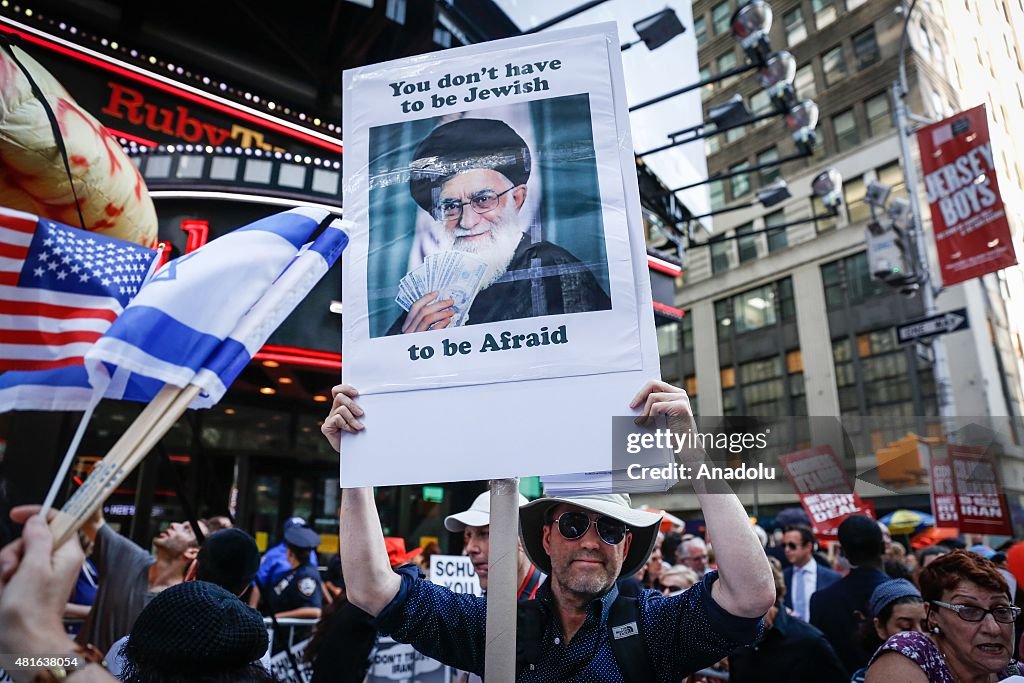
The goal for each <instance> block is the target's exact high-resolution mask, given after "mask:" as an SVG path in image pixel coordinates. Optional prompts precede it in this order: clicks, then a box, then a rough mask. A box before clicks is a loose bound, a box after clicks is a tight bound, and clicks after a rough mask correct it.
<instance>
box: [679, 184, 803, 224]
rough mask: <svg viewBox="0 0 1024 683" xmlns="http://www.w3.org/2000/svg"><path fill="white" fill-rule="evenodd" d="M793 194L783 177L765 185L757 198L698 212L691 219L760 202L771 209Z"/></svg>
mask: <svg viewBox="0 0 1024 683" xmlns="http://www.w3.org/2000/svg"><path fill="white" fill-rule="evenodd" d="M791 196H792V195H791V194H790V193H789V186H788V185H787V184H786V181H785V180H783V179H781V178H780V179H778V180H776V181H775V182H774V183H772V184H771V185H768V186H767V187H763V188H761V189H760V190H758V191H757V198H756V199H754V200H752V201H749V202H744V203H742V204H735V205H733V206H730V207H727V208H724V209H718V210H717V211H709V212H708V213H702V214H698V215H696V216H690V220H696V219H698V218H710V217H711V216H718V215H720V214H723V213H729V212H731V211H739V210H740V209H749V208H750V207H752V206H756V205H757V204H760V205H761V206H763V207H764V208H766V209H769V208H771V207H773V206H775V205H776V204H779V203H781V202H784V201H786V200H787V199H789V198H790V197H791Z"/></svg>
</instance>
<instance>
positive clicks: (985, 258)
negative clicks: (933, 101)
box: [917, 105, 1017, 286]
mask: <svg viewBox="0 0 1024 683" xmlns="http://www.w3.org/2000/svg"><path fill="white" fill-rule="evenodd" d="M917 144H918V146H919V148H920V150H921V168H922V170H923V171H924V182H925V189H926V190H927V191H928V205H929V206H930V207H931V211H932V225H933V230H934V233H935V248H936V250H937V251H938V254H939V266H940V268H941V273H942V284H944V285H946V286H949V285H953V284H956V283H958V282H964V281H965V280H970V279H972V278H976V277H980V276H982V275H985V274H987V273H993V272H995V271H997V270H1001V269H1003V268H1007V267H1009V266H1012V265H1016V263H1017V256H1016V254H1015V253H1014V249H1013V241H1012V239H1011V237H1010V224H1009V222H1007V218H1006V210H1005V209H1004V208H1003V200H1002V198H1001V197H1000V195H999V184H998V182H997V179H996V167H995V163H994V154H993V152H992V142H991V140H990V139H989V135H988V121H987V119H986V117H985V105H980V106H977V107H975V108H974V109H969V110H967V111H965V112H962V113H960V114H956V115H955V116H951V117H950V118H948V119H944V120H942V121H939V122H938V123H934V124H932V125H930V126H925V127H924V128H922V129H921V130H919V131H918V132H917Z"/></svg>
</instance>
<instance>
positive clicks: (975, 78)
mask: <svg viewBox="0 0 1024 683" xmlns="http://www.w3.org/2000/svg"><path fill="white" fill-rule="evenodd" d="M916 4H917V6H916V8H915V11H914V12H913V14H912V16H911V20H910V22H909V27H908V31H909V36H908V38H909V47H908V49H907V53H906V70H907V77H908V80H909V85H910V93H909V97H908V103H909V106H910V109H911V110H912V111H913V112H915V113H916V114H918V115H922V116H925V117H928V118H930V119H933V120H938V119H941V118H944V117H945V116H948V115H951V114H952V113H954V112H956V111H960V110H962V109H966V108H969V107H972V106H975V105H977V104H979V103H981V102H985V103H987V105H988V111H989V116H990V121H989V123H990V128H991V130H992V139H993V147H994V149H996V150H998V151H997V152H996V156H997V159H998V161H999V183H1000V188H1001V189H1002V188H1003V187H1006V188H1007V189H1006V190H1003V198H1004V201H1005V203H1006V208H1007V214H1008V216H1010V221H1011V229H1012V231H1013V235H1014V239H1015V242H1016V243H1017V244H1018V247H1017V251H1018V254H1022V253H1024V250H1022V249H1021V248H1020V246H1019V245H1020V242H1021V235H1022V228H1024V225H1022V213H1024V211H1022V210H1024V203H1021V200H1020V191H1021V168H1020V164H1021V161H1020V159H1021V156H1020V151H1021V150H1020V148H1019V145H1020V143H1019V142H1016V141H1013V140H1009V138H1011V137H1012V135H1011V133H1010V131H1012V129H1013V123H1014V121H1017V122H1020V121H1021V114H1020V112H1021V111H1022V110H1024V109H1022V105H1024V99H1021V97H1022V92H1021V88H1024V77H1022V70H1021V65H1022V63H1021V61H1020V45H1019V41H1018V39H1016V38H1014V35H1015V34H1014V31H1015V28H1014V27H1016V36H1017V37H1018V38H1019V36H1020V35H1021V34H1020V31H1019V28H1020V26H1021V23H1020V18H1021V16H1024V15H1022V13H1021V9H1022V7H1021V4H1020V3H1019V2H1017V0H1010V1H1008V2H1007V1H997V2H996V3H995V4H994V6H993V7H994V8H993V7H989V6H990V5H993V3H991V2H987V3H986V2H974V1H973V0H967V1H966V2H954V1H952V0H951V1H950V2H946V3H941V2H934V1H923V2H918V3H916ZM771 5H772V9H773V11H774V25H773V27H772V30H771V43H772V46H773V49H776V50H779V49H785V50H788V51H790V52H791V53H792V54H793V56H794V57H795V59H796V63H797V72H796V81H795V87H796V91H797V96H798V97H799V98H800V99H804V98H808V99H812V100H814V101H815V102H816V103H817V104H818V106H819V108H820V119H819V124H818V129H817V146H816V147H815V150H814V153H813V155H811V156H810V157H808V158H804V159H799V160H795V161H792V162H789V163H786V164H784V165H782V166H781V167H774V168H769V169H765V170H761V171H757V172H751V173H749V174H740V175H734V176H732V177H730V178H725V179H720V180H714V181H712V182H711V183H710V184H709V191H710V196H711V203H712V208H713V209H716V210H717V209H730V208H733V207H737V206H742V205H744V204H747V203H751V204H753V206H750V207H746V208H741V209H739V210H732V211H728V212H726V213H722V214H720V215H716V216H714V218H713V221H712V222H707V221H709V220H710V219H704V221H705V222H704V223H703V225H700V226H696V225H691V226H689V227H690V232H691V236H692V239H691V241H690V248H689V249H688V251H687V254H686V263H685V273H684V276H683V277H682V279H681V281H680V282H679V283H678V287H677V298H676V305H677V306H678V307H679V308H681V309H683V310H685V311H686V313H687V316H686V317H685V318H684V319H683V320H682V321H679V322H678V323H671V324H666V325H663V326H662V327H661V328H660V329H659V340H660V341H661V343H662V347H661V350H662V361H663V363H662V367H663V373H664V375H665V378H666V379H668V380H670V381H674V382H676V383H679V384H681V385H682V386H685V387H686V388H687V390H688V391H689V392H690V393H691V394H692V395H695V396H696V398H697V400H696V404H697V406H698V413H699V414H703V415H751V416H766V417H767V416H781V415H791V416H841V417H843V418H848V423H849V424H850V425H853V424H854V423H855V422H856V421H857V419H859V418H867V420H868V423H865V428H864V429H860V430H859V431H863V432H864V433H863V434H856V435H852V436H854V437H855V438H854V441H855V444H856V445H857V458H856V462H852V461H848V462H846V463H844V464H845V465H846V466H847V468H848V469H849V470H850V471H851V472H854V471H857V472H860V471H863V470H864V469H867V468H870V467H874V466H875V455H876V453H877V451H878V450H879V449H881V448H883V447H885V446H886V445H887V444H889V443H891V442H892V441H893V440H895V439H897V438H899V437H901V436H904V435H905V434H906V433H907V432H908V431H912V432H914V433H916V434H918V435H920V436H938V435H939V434H940V433H941V431H942V430H941V428H940V426H939V424H938V422H937V421H936V420H926V419H920V418H921V417H927V416H935V415H937V414H938V411H939V406H938V397H937V392H936V386H935V380H934V375H933V371H932V363H933V355H932V353H931V349H930V348H929V347H928V346H927V345H924V344H905V345H901V344H899V343H898V341H897V338H896V327H897V326H898V325H900V324H902V323H905V322H908V321H910V320H913V319H915V318H918V317H921V316H922V315H923V314H924V309H923V305H922V303H921V299H920V297H919V296H916V297H912V298H907V297H905V296H903V295H901V294H900V293H898V292H897V291H895V290H894V289H891V288H889V287H888V286H886V285H884V284H882V283H881V282H880V281H878V280H875V279H873V278H872V276H871V273H870V272H869V268H868V263H867V257H866V251H865V235H864V230H865V227H866V225H867V223H868V222H869V221H870V220H871V211H870V207H869V206H868V205H867V204H866V203H865V202H864V195H865V191H866V188H867V186H868V184H869V183H870V182H872V181H878V182H881V183H884V184H886V185H889V186H891V187H892V194H891V195H890V196H891V197H906V196H907V192H908V189H907V188H906V186H905V183H904V180H903V171H902V168H901V161H900V154H899V144H898V139H897V135H896V131H895V129H894V124H893V117H892V100H891V96H890V89H891V85H892V83H893V81H894V80H896V79H897V77H898V69H899V46H900V37H901V33H902V31H903V28H904V23H905V21H904V19H905V16H906V9H905V8H903V7H901V5H900V4H899V3H898V2H892V1H884V2H882V1H880V2H866V1H864V0H845V1H844V0H776V1H774V2H772V3H771ZM736 9H737V5H736V2H735V0H699V1H698V2H695V3H694V4H693V14H694V29H695V33H696V35H697V39H698V43H699V45H700V48H699V49H700V53H699V54H700V64H701V72H702V75H703V76H705V77H709V76H714V75H716V74H719V73H721V72H724V71H726V70H728V69H730V68H732V67H734V66H736V65H737V64H742V63H743V61H744V59H745V57H744V55H743V52H742V50H741V49H740V47H739V46H738V45H737V43H736V41H735V40H734V39H733V38H732V36H731V35H730V18H731V17H732V14H733V12H734V11H735V10H736ZM990 15H991V16H990ZM996 15H998V16H996ZM997 24H998V25H999V28H998V29H997V30H996V31H995V34H989V33H988V32H989V27H992V26H994V25H997ZM953 26H956V27H957V30H956V31H953V30H951V27H953ZM966 26H970V27H971V29H970V30H965V29H964V27H966ZM983 27H984V28H983ZM997 34H998V35H997ZM984 36H988V37H984ZM976 54H977V57H975V55H976ZM981 72H985V75H986V76H987V79H986V78H982V75H981ZM1000 83H1002V84H1003V85H1000ZM1008 83H1016V84H1017V87H1016V89H1015V88H1013V87H1006V84H1008ZM986 84H987V85H986ZM736 94H739V95H741V96H742V97H743V99H744V101H745V102H746V103H747V106H748V109H749V110H750V111H751V112H753V113H754V114H757V113H759V112H762V111H766V110H768V109H769V108H770V106H771V105H770V102H769V101H768V97H767V95H766V94H765V93H764V92H763V91H761V90H760V88H759V86H758V85H757V83H756V81H755V79H754V78H753V77H752V76H739V77H733V78H731V79H726V80H724V81H721V82H718V83H716V84H714V85H709V86H705V88H704V94H703V96H704V100H705V105H706V107H707V106H711V105H714V104H717V103H720V102H723V101H725V100H726V99H728V98H729V97H732V96H734V95H736ZM1014 117H1016V118H1014ZM778 121H779V119H777V118H776V119H770V120H768V121H762V122H759V123H757V124H752V125H748V126H746V127H745V128H739V129H736V130H732V131H728V132H726V133H724V134H720V135H717V136H714V137H711V138H709V139H707V140H706V141H705V142H706V151H707V154H708V169H709V177H711V178H714V177H715V175H716V174H718V173H732V172H735V171H740V170H742V169H743V168H744V167H748V166H753V165H756V164H763V163H765V162H767V161H771V160H774V159H778V158H781V157H786V156H789V155H792V154H794V153H795V152H796V148H795V146H794V144H793V143H792V141H790V140H789V139H788V134H787V133H786V132H785V130H784V129H783V128H782V126H781V124H780V123H779V122H778ZM1001 145H1002V146H1003V147H1002V149H1000V146H1001ZM912 148H913V149H914V150H915V154H916V144H912ZM915 163H918V162H917V160H916V159H915ZM829 166H832V167H835V168H836V169H838V170H839V172H840V173H841V174H842V176H843V179H844V186H843V205H842V207H841V208H840V211H839V215H838V216H836V217H827V218H821V219H818V220H809V221H808V222H806V223H802V224H798V225H794V226H791V227H788V228H786V229H781V230H779V231H777V232H771V231H770V228H771V227H772V226H773V225H783V224H788V223H792V222H794V221H799V220H801V219H809V218H811V217H812V216H816V215H825V214H826V213H827V212H826V211H825V210H824V207H823V206H822V205H821V203H820V201H819V200H818V199H817V198H815V197H813V196H812V193H811V191H810V184H811V180H812V179H813V178H814V177H815V176H816V175H817V174H818V173H820V172H821V171H822V170H823V169H825V168H827V167H829ZM778 178H784V179H785V180H786V181H787V182H788V184H789V189H790V192H791V193H792V195H793V196H792V198H791V199H789V200H788V201H785V202H784V203H782V204H779V205H776V206H772V207H771V208H769V209H766V208H764V207H763V206H761V205H759V204H757V202H755V201H752V200H754V198H755V193H756V191H757V190H758V189H759V188H761V187H764V186H766V185H768V184H770V183H772V182H774V181H775V180H777V179H778ZM922 206H924V207H927V203H926V202H925V201H924V200H923V198H922ZM925 211H926V212H927V209H925ZM923 218H924V223H925V232H926V235H927V237H926V240H927V241H928V242H931V240H932V237H931V232H930V230H931V225H930V224H931V221H930V217H929V216H927V215H926V216H924V217H923ZM765 231H767V232H765ZM751 232H752V233H754V234H750V235H749V236H744V235H745V234H746V233H751ZM931 249H932V252H933V253H932V257H931V262H932V263H934V262H935V256H934V247H931ZM1020 281H1021V274H1020V269H1019V267H1018V268H1011V269H1007V270H1005V271H1002V272H999V273H996V274H992V275H988V276H985V277H984V278H981V279H977V280H973V281H970V282H966V283H963V284H960V285H955V286H952V287H949V288H945V289H943V290H941V292H940V294H939V295H938V298H937V304H938V308H939V310H940V311H947V310H953V309H958V308H961V307H965V308H966V309H967V311H968V316H969V319H970V329H968V330H965V331H960V332H957V333H954V334H951V335H947V336H945V337H944V338H943V342H944V343H945V345H946V351H947V357H948V358H949V359H950V360H949V366H950V368H949V369H950V373H951V376H952V389H953V391H952V397H951V399H952V401H953V405H954V408H955V411H956V414H957V415H958V416H965V417H966V416H1011V417H1016V418H1018V423H1019V418H1020V417H1021V415H1022V414H1024V398H1022V383H1021V377H1022V373H1021V367H1022V364H1021V359H1022V353H1021V336H1020V330H1021V328H1020V327H1019V320H1020V317H1019V315H1018V314H1017V309H1018V308H1019V306H1020V305H1021V301H1022V299H1021V298H1020V296H1019V293H1020V285H1019V283H1020ZM1001 424H1002V427H1003V428H1004V429H1006V430H1007V431H1008V432H1009V436H1010V438H1011V441H1012V443H1014V444H1016V446H1017V448H1015V449H1010V452H1009V453H1008V454H1007V456H1006V457H1004V458H1003V463H1002V474H1003V482H1004V485H1005V486H1006V487H1007V489H1008V492H1009V496H1010V502H1011V505H1018V506H1019V503H1020V493H1021V492H1022V491H1024V478H1022V463H1021V461H1020V460H1019V456H1020V454H1021V451H1020V449H1019V445H1020V444H1021V443H1022V438H1024V434H1021V433H1020V430H1019V424H1012V423H1001ZM851 428H852V429H854V431H857V430H858V428H857V427H851ZM796 445H797V446H800V445H806V444H800V443H797V444H796ZM927 492H928V488H927V486H926V485H920V484H919V485H917V486H908V487H903V488H899V489H898V490H897V494H898V495H896V496H891V495H882V496H881V497H880V498H879V500H878V501H876V507H877V508H878V510H879V512H880V513H882V512H883V511H885V510H886V509H892V508H894V507H898V506H905V505H906V503H907V501H909V500H911V498H908V496H913V497H915V498H916V497H920V496H922V495H926V494H927ZM877 493H879V494H880V495H881V494H883V493H885V492H884V491H881V490H879V491H877ZM795 500H796V498H795V496H793V495H789V496H781V497H776V500H775V502H776V503H777V504H780V505H781V504H792V503H793V502H794V501H795ZM649 502H651V503H653V504H658V505H661V506H663V507H667V508H669V509H677V510H681V511H686V510H692V509H694V508H695V501H694V500H693V499H692V497H689V496H682V497H679V496H657V497H651V498H650V499H649ZM762 502H764V501H762ZM918 502H920V500H919V501H918ZM748 503H749V501H748ZM922 504H924V505H927V501H926V500H925V502H924V503H922ZM771 509H772V508H771V507H769V508H768V510H769V512H770V510H771Z"/></svg>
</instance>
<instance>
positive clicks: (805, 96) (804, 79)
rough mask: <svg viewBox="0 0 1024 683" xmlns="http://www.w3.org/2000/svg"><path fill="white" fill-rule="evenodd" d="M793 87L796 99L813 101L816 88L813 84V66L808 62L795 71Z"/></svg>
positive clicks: (816, 92) (816, 91)
mask: <svg viewBox="0 0 1024 683" xmlns="http://www.w3.org/2000/svg"><path fill="white" fill-rule="evenodd" d="M793 87H795V88H796V94H797V97H799V98H800V99H802V100H812V99H814V96H815V95H817V94H818V88H817V85H816V84H815V82H814V65H812V64H811V63H810V62H808V63H807V64H804V65H803V66H802V67H800V68H799V69H797V70H796V78H795V79H794V80H793Z"/></svg>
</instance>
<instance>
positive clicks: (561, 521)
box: [554, 512, 629, 545]
mask: <svg viewBox="0 0 1024 683" xmlns="http://www.w3.org/2000/svg"><path fill="white" fill-rule="evenodd" d="M554 521H555V523H556V524H557V525H558V533H560V534H562V537H563V538H566V539H568V540H570V541H577V540H579V539H581V538H583V537H584V536H586V534H587V531H589V530H590V527H591V525H593V526H595V527H597V535H598V536H599V537H600V538H601V540H602V541H604V542H605V543H607V544H608V545H618V544H619V543H622V539H624V538H625V537H626V532H627V531H629V527H628V526H626V523H625V522H620V521H619V520H617V519H615V518H613V517H606V516H605V515H601V516H600V517H598V518H597V519H594V520H591V519H590V515H588V514H587V513H586V512H563V513H562V514H560V515H559V516H558V517H557V519H555V520H554Z"/></svg>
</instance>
